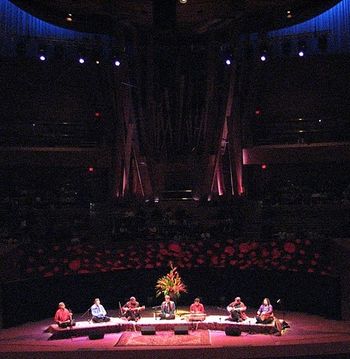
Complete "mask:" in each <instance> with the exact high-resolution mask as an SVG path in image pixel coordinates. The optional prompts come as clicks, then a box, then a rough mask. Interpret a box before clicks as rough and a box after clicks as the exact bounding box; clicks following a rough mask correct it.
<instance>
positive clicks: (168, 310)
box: [159, 295, 176, 319]
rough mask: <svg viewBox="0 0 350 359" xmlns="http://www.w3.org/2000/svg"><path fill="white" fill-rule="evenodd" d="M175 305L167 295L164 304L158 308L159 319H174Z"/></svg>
mask: <svg viewBox="0 0 350 359" xmlns="http://www.w3.org/2000/svg"><path fill="white" fill-rule="evenodd" d="M175 309H176V306H175V303H174V302H173V301H172V300H171V298H170V296H169V295H166V296H165V297H164V302H163V303H162V305H161V306H160V311H161V313H160V315H159V316H160V319H175Z"/></svg>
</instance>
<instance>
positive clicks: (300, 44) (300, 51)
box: [298, 40, 306, 57]
mask: <svg viewBox="0 0 350 359" xmlns="http://www.w3.org/2000/svg"><path fill="white" fill-rule="evenodd" d="M305 50H306V43H305V41H304V40H300V41H298V56H299V57H303V56H305Z"/></svg>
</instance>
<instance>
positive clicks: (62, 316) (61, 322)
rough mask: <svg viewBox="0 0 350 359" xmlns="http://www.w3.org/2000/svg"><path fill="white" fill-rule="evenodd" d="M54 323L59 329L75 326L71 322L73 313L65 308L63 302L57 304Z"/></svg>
mask: <svg viewBox="0 0 350 359" xmlns="http://www.w3.org/2000/svg"><path fill="white" fill-rule="evenodd" d="M54 321H55V323H56V324H58V326H59V327H60V328H67V327H72V326H74V325H75V323H74V321H73V313H72V312H71V311H69V310H68V309H67V308H66V306H65V304H64V303H63V302H60V303H58V309H57V311H56V314H55V318H54Z"/></svg>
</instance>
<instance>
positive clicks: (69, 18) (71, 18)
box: [66, 13, 73, 22]
mask: <svg viewBox="0 0 350 359" xmlns="http://www.w3.org/2000/svg"><path fill="white" fill-rule="evenodd" d="M66 20H67V21H68V22H72V21H73V15H72V14H71V13H69V14H67V17H66Z"/></svg>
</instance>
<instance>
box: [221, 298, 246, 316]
mask: <svg viewBox="0 0 350 359" xmlns="http://www.w3.org/2000/svg"><path fill="white" fill-rule="evenodd" d="M226 309H227V311H228V312H229V313H230V318H229V320H231V321H233V322H242V321H243V320H246V319H247V314H246V312H245V311H246V310H247V307H246V305H245V304H244V303H243V302H242V301H241V298H240V297H236V298H235V300H234V301H233V302H232V303H230V304H229V305H228V306H227V307H226Z"/></svg>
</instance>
